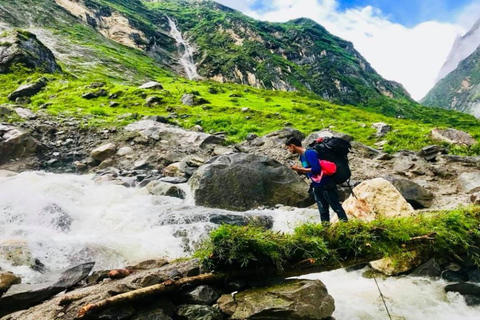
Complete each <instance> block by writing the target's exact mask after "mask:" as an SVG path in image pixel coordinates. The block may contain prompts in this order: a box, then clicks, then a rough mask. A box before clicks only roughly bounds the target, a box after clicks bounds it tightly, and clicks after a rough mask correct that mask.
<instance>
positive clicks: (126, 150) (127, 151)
mask: <svg viewBox="0 0 480 320" xmlns="http://www.w3.org/2000/svg"><path fill="white" fill-rule="evenodd" d="M133 153H134V151H133V149H132V148H130V147H121V148H120V149H118V151H117V156H120V157H126V156H130V155H133Z"/></svg>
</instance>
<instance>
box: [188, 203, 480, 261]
mask: <svg viewBox="0 0 480 320" xmlns="http://www.w3.org/2000/svg"><path fill="white" fill-rule="evenodd" d="M479 222H480V207H478V206H472V207H466V208H460V209H457V210H453V211H440V212H435V213H428V214H419V215H417V216H414V217H408V218H396V219H378V220H374V221H372V222H363V221H359V220H351V221H349V222H347V223H343V222H341V223H338V224H335V225H332V226H328V227H327V226H325V225H322V224H306V225H302V226H300V227H298V228H296V229H295V231H294V232H293V233H292V234H282V233H278V232H274V231H271V230H264V229H261V228H258V227H249V226H246V227H239V226H230V225H223V226H221V227H220V228H218V229H217V230H214V231H213V232H211V234H210V238H209V239H208V241H207V242H206V243H205V244H204V247H203V248H202V249H201V250H199V251H198V252H197V253H196V256H197V257H200V258H201V259H203V262H204V264H205V265H206V266H207V267H208V268H210V269H212V270H224V269H230V270H231V269H238V268H246V267H258V268H272V267H273V268H277V269H279V270H283V268H284V267H286V266H292V265H294V264H295V263H298V262H300V261H303V260H305V259H313V260H314V261H315V263H316V264H318V265H329V264H335V263H338V262H341V261H345V260H346V259H352V258H355V259H361V258H365V257H367V258H368V257H375V256H383V257H395V256H397V255H399V254H404V253H406V252H407V248H406V244H407V247H408V242H409V241H410V240H411V239H412V238H414V237H421V236H427V235H430V236H434V238H435V240H434V241H428V242H426V241H425V242H422V243H421V244H420V245H419V246H418V247H416V248H417V249H418V248H422V249H424V250H427V251H430V252H433V253H434V254H435V255H436V256H439V257H443V258H445V257H449V256H455V254H458V252H465V251H467V252H468V253H469V254H471V256H472V258H473V259H474V260H475V261H476V263H477V264H478V265H480V256H477V255H475V254H474V253H473V252H474V249H478V245H480V230H479V228H478V226H479Z"/></svg>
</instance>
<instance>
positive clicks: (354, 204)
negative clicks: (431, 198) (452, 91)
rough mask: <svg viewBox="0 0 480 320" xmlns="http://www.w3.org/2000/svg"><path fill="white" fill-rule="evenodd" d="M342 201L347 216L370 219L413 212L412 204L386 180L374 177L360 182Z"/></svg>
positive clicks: (402, 215) (409, 214) (401, 215)
mask: <svg viewBox="0 0 480 320" xmlns="http://www.w3.org/2000/svg"><path fill="white" fill-rule="evenodd" d="M353 192H354V193H355V195H356V197H354V196H353V195H352V196H350V197H349V198H348V199H347V200H345V202H344V203H343V208H344V209H345V212H346V213H347V214H348V215H349V216H354V217H356V218H358V219H362V220H366V221H371V220H375V219H376V218H377V217H386V218H393V217H405V216H411V215H413V214H414V212H415V211H414V210H413V208H412V206H411V205H410V204H409V203H408V202H407V201H406V200H405V198H403V196H402V195H401V194H400V192H399V191H398V190H397V189H396V188H395V187H394V186H393V185H392V184H391V183H390V182H388V181H387V180H385V179H383V178H376V179H372V180H367V181H364V182H362V183H360V184H359V185H358V186H356V187H355V188H354V189H353Z"/></svg>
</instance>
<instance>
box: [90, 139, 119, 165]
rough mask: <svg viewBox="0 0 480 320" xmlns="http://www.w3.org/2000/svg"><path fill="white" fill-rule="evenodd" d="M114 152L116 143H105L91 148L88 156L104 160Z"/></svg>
mask: <svg viewBox="0 0 480 320" xmlns="http://www.w3.org/2000/svg"><path fill="white" fill-rule="evenodd" d="M116 152H117V145H116V144H114V143H107V144H104V145H103V146H100V147H98V148H96V149H94V150H92V152H90V156H91V157H92V158H93V159H95V160H97V161H104V160H105V159H108V158H110V157H111V156H113V155H114V154H115V153H116Z"/></svg>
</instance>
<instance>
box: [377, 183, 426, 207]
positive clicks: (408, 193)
mask: <svg viewBox="0 0 480 320" xmlns="http://www.w3.org/2000/svg"><path fill="white" fill-rule="evenodd" d="M385 179H386V180H387V181H389V182H390V183H391V184H393V186H394V187H395V188H397V190H398V191H399V192H400V193H401V194H402V196H403V197H404V198H405V200H407V202H408V203H410V204H411V205H412V206H413V208H415V209H423V208H430V207H431V205H432V201H433V198H434V195H433V193H432V192H431V191H429V190H427V189H425V188H424V187H422V186H420V185H419V184H417V183H415V182H413V181H410V180H408V179H402V178H397V177H394V176H386V177H385Z"/></svg>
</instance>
